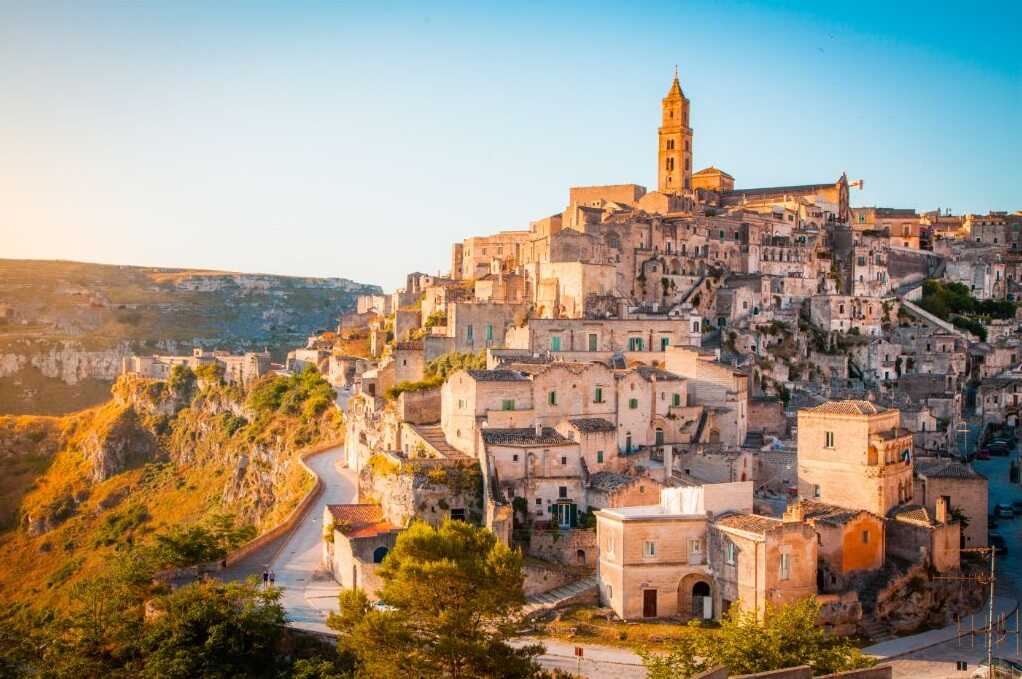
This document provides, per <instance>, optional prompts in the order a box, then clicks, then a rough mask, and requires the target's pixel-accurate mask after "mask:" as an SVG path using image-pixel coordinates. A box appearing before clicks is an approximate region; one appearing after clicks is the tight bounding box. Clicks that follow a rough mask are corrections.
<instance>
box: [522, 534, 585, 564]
mask: <svg viewBox="0 0 1022 679" xmlns="http://www.w3.org/2000/svg"><path fill="white" fill-rule="evenodd" d="M527 553H528V554H529V555H530V556H535V557H537V558H539V559H544V560H546V561H553V562H556V563H561V564H565V565H570V566H586V567H589V566H595V565H596V561H597V558H598V557H599V550H598V549H597V545H596V530H595V529H592V528H575V529H572V530H567V531H556V530H549V531H547V530H534V531H532V535H531V537H530V538H529V548H528V551H527Z"/></svg>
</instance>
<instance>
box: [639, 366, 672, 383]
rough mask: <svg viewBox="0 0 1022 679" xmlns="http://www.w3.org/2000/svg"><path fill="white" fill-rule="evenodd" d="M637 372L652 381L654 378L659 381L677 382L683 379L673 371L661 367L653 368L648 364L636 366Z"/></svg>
mask: <svg viewBox="0 0 1022 679" xmlns="http://www.w3.org/2000/svg"><path fill="white" fill-rule="evenodd" d="M635 372H636V374H638V375H639V377H641V378H642V379H644V380H646V381H647V382H652V381H653V380H654V379H655V380H656V381H657V382H677V381H679V380H681V379H682V378H681V376H680V375H675V374H674V373H672V372H667V371H666V370H662V369H660V368H653V367H650V366H648V365H640V366H636V368H635Z"/></svg>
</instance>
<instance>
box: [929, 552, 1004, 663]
mask: <svg viewBox="0 0 1022 679" xmlns="http://www.w3.org/2000/svg"><path fill="white" fill-rule="evenodd" d="M960 551H962V552H980V553H983V552H989V553H990V575H989V576H986V577H984V576H982V575H975V576H972V577H954V576H947V577H939V576H938V577H937V578H936V579H938V580H973V581H975V582H979V583H983V582H984V581H986V582H988V583H989V585H990V602H989V606H988V609H987V679H994V584H995V582H996V579H997V550H996V549H994V548H993V547H971V548H967V549H962V550H960ZM972 628H973V629H975V624H973V625H972ZM970 636H971V637H972V639H973V643H975V638H976V637H975V635H974V634H970ZM1016 643H1018V642H1016Z"/></svg>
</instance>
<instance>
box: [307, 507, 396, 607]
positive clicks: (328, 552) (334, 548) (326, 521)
mask: <svg viewBox="0 0 1022 679" xmlns="http://www.w3.org/2000/svg"><path fill="white" fill-rule="evenodd" d="M398 532H399V530H398V529H397V527H395V526H393V525H391V524H390V523H388V522H387V521H386V520H385V519H384V518H383V509H382V508H381V507H380V506H379V505H374V504H351V505H327V506H326V507H325V508H324V510H323V534H324V540H323V563H324V564H325V565H326V566H327V567H328V568H329V569H330V572H331V573H332V574H333V576H334V579H335V580H336V581H337V582H338V583H339V584H340V585H341V587H343V588H344V589H355V588H358V589H362V590H363V591H365V593H366V596H368V597H369V598H370V599H375V598H376V595H377V592H378V591H379V589H380V587H382V585H383V582H382V580H380V577H379V576H378V575H377V574H376V569H377V567H378V566H379V564H380V563H382V562H383V559H384V557H386V556H387V553H388V552H389V551H390V550H391V549H393V548H394V543H395V542H396V541H397V534H398Z"/></svg>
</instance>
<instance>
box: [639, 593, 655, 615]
mask: <svg viewBox="0 0 1022 679" xmlns="http://www.w3.org/2000/svg"><path fill="white" fill-rule="evenodd" d="M642 617H644V618H655V617H656V590H655V589H644V590H642Z"/></svg>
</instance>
